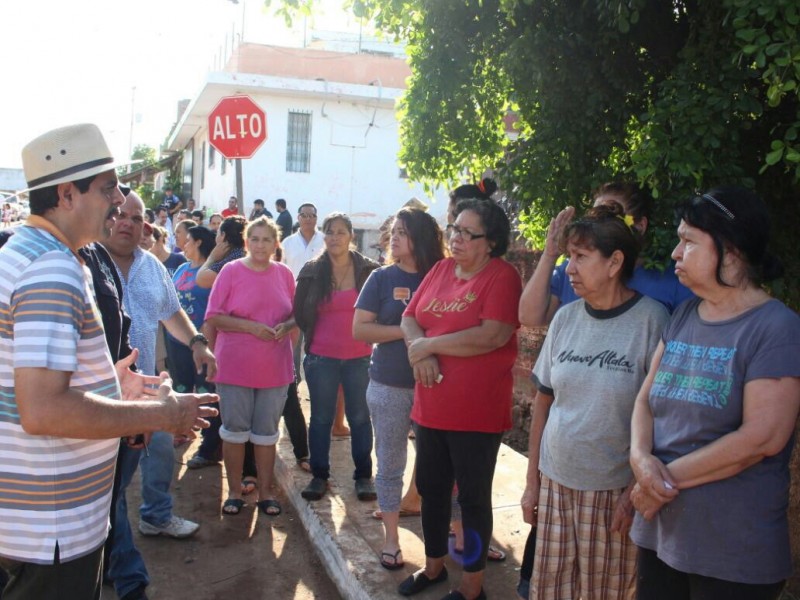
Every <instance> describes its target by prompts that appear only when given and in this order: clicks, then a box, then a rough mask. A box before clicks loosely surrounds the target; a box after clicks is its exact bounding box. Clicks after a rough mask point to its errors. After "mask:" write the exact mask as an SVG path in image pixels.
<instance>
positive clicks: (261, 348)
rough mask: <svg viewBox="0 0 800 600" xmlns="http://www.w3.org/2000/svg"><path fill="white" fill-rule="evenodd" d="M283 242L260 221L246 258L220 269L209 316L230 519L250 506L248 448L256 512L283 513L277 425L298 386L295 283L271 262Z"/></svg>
mask: <svg viewBox="0 0 800 600" xmlns="http://www.w3.org/2000/svg"><path fill="white" fill-rule="evenodd" d="M278 239H279V238H278V229H277V226H276V225H275V223H274V222H273V221H272V220H271V219H268V218H266V217H261V218H259V219H256V220H255V221H253V222H251V223H250V224H249V225H248V226H247V229H246V230H245V243H246V246H247V256H245V257H244V258H241V259H238V260H234V261H232V262H230V263H228V264H226V265H225V266H224V267H223V268H222V270H221V271H220V273H219V276H218V277H217V278H216V280H215V281H214V287H213V288H212V289H211V297H210V298H209V302H208V310H207V312H206V320H207V321H208V322H210V323H211V324H212V325H213V326H214V328H215V329H216V330H217V340H216V345H215V351H216V355H217V376H216V380H215V381H216V383H217V391H218V393H219V396H220V412H221V413H222V427H221V428H220V437H221V438H222V441H223V457H224V459H225V470H226V471H227V474H228V490H229V491H228V493H229V496H228V499H227V500H225V503H224V505H223V507H222V511H223V513H225V514H229V515H235V514H238V513H239V512H240V511H241V509H242V507H243V506H244V500H242V497H241V496H242V494H241V483H242V481H241V479H242V475H241V474H242V465H243V463H244V453H245V449H244V447H245V442H248V441H250V442H252V443H253V445H254V449H255V459H256V469H257V472H258V496H259V499H258V502H257V505H258V508H259V509H260V510H261V511H262V512H263V513H265V514H267V515H270V516H275V515H279V514H280V513H281V506H280V504H279V503H278V501H277V500H275V498H274V497H273V496H272V490H271V487H272V478H273V468H274V465H275V444H276V443H277V441H278V437H279V433H278V423H279V422H280V418H281V413H282V412H283V406H284V403H285V402H286V392H287V389H288V387H289V384H290V383H291V382H292V381H293V380H294V363H293V360H292V342H291V339H290V335H289V333H290V332H291V331H292V329H293V328H294V318H293V317H292V298H293V296H294V278H293V277H292V272H291V271H290V270H289V267H287V266H286V265H284V264H281V263H279V262H275V261H273V260H271V258H272V256H273V254H275V249H276V248H277V247H278ZM265 365H268V366H269V368H264V366H265Z"/></svg>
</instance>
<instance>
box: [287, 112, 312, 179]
mask: <svg viewBox="0 0 800 600" xmlns="http://www.w3.org/2000/svg"><path fill="white" fill-rule="evenodd" d="M288 127H289V129H288V132H287V135H286V170H287V171H291V172H294V173H310V172H311V112H308V111H304V112H301V111H289V125H288Z"/></svg>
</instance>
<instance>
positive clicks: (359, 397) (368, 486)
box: [294, 212, 378, 501]
mask: <svg viewBox="0 0 800 600" xmlns="http://www.w3.org/2000/svg"><path fill="white" fill-rule="evenodd" d="M322 232H323V234H324V236H325V251H324V252H323V253H322V254H321V255H320V256H318V257H317V258H315V259H312V260H310V261H309V262H307V263H306V264H305V266H304V267H303V268H302V270H301V271H300V274H299V275H298V276H297V291H296V292H295V297H294V316H295V320H296V322H297V326H298V327H299V328H300V329H301V330H302V331H303V333H304V334H305V351H306V357H305V359H304V360H303V369H304V371H305V375H306V382H307V383H308V393H309V396H310V398H309V399H310V402H311V418H310V420H309V429H308V441H309V447H310V449H311V460H310V462H311V473H312V475H313V478H312V479H311V481H310V482H309V484H308V486H306V488H305V489H304V490H303V491H302V493H301V495H302V496H303V498H305V499H306V500H319V499H320V498H322V497H323V496H324V495H325V492H326V491H327V489H328V479H329V478H330V447H331V428H332V427H333V422H334V416H335V413H336V393H337V390H338V388H339V385H341V386H342V388H343V390H344V410H345V414H346V415H347V422H348V424H349V425H350V446H351V453H352V456H353V463H354V464H355V470H354V472H353V479H354V480H355V489H356V495H357V497H358V499H359V500H364V501H368V500H375V498H376V493H375V486H374V484H373V482H372V456H371V454H372V423H371V421H370V417H369V408H368V407H367V400H366V391H367V385H368V383H369V374H368V368H369V356H370V353H371V352H372V346H371V345H370V344H367V343H365V342H362V341H358V340H355V339H353V336H352V329H353V314H354V313H355V303H356V299H357V298H358V294H359V292H360V291H361V288H362V287H363V286H364V282H365V281H366V280H367V277H368V276H369V274H370V273H371V272H372V271H373V270H374V269H376V268H377V267H378V263H376V262H375V261H373V260H370V259H369V258H367V257H365V256H363V255H362V254H359V253H358V252H356V251H355V250H352V249H351V245H352V242H353V223H352V222H351V221H350V217H348V216H347V215H346V214H344V213H338V212H337V213H332V214H330V215H328V216H327V217H325V220H324V221H323V222H322Z"/></svg>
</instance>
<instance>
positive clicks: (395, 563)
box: [381, 550, 406, 571]
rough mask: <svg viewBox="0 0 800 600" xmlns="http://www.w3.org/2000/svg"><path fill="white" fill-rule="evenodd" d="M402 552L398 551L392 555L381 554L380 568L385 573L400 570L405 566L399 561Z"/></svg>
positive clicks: (387, 553)
mask: <svg viewBox="0 0 800 600" xmlns="http://www.w3.org/2000/svg"><path fill="white" fill-rule="evenodd" d="M402 552H403V551H402V550H398V551H397V552H395V553H394V554H392V553H391V552H381V566H382V567H383V568H384V569H386V570H387V571H397V570H398V569H402V568H403V567H405V566H406V564H405V563H404V562H403V561H402V560H399V558H400V554H402ZM387 559H391V560H387Z"/></svg>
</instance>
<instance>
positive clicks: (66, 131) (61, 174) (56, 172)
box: [22, 123, 120, 192]
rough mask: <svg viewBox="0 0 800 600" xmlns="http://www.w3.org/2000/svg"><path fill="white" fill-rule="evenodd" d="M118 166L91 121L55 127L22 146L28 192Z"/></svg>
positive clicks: (23, 166) (96, 173)
mask: <svg viewBox="0 0 800 600" xmlns="http://www.w3.org/2000/svg"><path fill="white" fill-rule="evenodd" d="M118 166H120V163H117V162H115V161H114V157H113V156H111V150H109V148H108V144H106V141H105V139H104V138H103V134H102V133H100V129H99V128H98V127H97V125H92V124H89V123H81V124H79V125H69V126H68V127H61V128H59V129H53V130H52V131H48V132H47V133H45V134H43V135H40V136H39V137H37V138H36V139H35V140H33V141H32V142H30V143H29V144H28V145H27V146H25V147H24V148H23V149H22V168H23V170H24V171H25V180H26V181H27V182H28V186H29V187H28V189H27V190H24V191H27V192H29V191H32V190H38V189H40V188H44V187H48V186H51V185H57V184H59V183H67V182H68V181H76V180H78V179H83V178H84V177H90V176H92V175H98V174H99V173H104V172H105V171H109V170H111V169H114V168H116V167H118Z"/></svg>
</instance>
